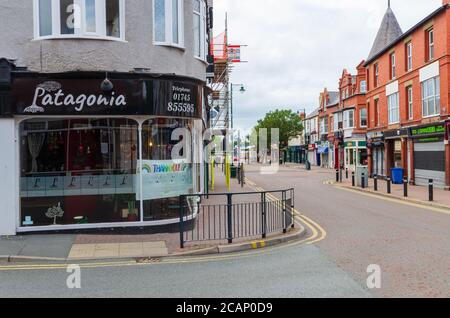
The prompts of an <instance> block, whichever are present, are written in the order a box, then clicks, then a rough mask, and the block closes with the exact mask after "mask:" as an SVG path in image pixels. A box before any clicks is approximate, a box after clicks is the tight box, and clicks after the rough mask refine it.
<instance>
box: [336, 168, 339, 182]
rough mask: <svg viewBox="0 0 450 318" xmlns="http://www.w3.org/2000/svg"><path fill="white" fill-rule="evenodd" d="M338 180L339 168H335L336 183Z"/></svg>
mask: <svg viewBox="0 0 450 318" xmlns="http://www.w3.org/2000/svg"><path fill="white" fill-rule="evenodd" d="M338 182H339V170H338V169H336V183H338Z"/></svg>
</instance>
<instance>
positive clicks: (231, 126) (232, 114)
mask: <svg viewBox="0 0 450 318" xmlns="http://www.w3.org/2000/svg"><path fill="white" fill-rule="evenodd" d="M236 86H239V87H240V88H239V92H241V93H242V94H243V93H245V87H244V84H233V83H231V84H230V87H231V98H230V101H231V107H230V123H229V127H230V128H231V130H233V129H234V106H233V91H234V90H233V87H236ZM233 136H234V134H233ZM237 146H238V149H240V138H239V140H238V145H237ZM232 148H233V160H232V164H233V165H234V150H235V147H234V137H233V139H232ZM239 155H240V154H239Z"/></svg>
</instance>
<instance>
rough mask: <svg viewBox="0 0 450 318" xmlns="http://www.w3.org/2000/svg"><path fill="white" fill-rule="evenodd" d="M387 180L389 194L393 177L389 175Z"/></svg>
mask: <svg viewBox="0 0 450 318" xmlns="http://www.w3.org/2000/svg"><path fill="white" fill-rule="evenodd" d="M386 181H387V193H388V194H391V192H392V191H391V177H387V179H386Z"/></svg>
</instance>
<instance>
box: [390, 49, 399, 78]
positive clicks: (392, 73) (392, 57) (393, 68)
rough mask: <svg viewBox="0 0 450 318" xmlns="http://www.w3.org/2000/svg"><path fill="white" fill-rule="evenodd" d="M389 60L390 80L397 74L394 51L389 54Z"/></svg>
mask: <svg viewBox="0 0 450 318" xmlns="http://www.w3.org/2000/svg"><path fill="white" fill-rule="evenodd" d="M389 61H390V66H391V74H390V75H391V80H393V79H395V78H396V76H397V74H396V73H397V68H396V58H395V52H392V53H391V54H389Z"/></svg>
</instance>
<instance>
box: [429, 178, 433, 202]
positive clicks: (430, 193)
mask: <svg viewBox="0 0 450 318" xmlns="http://www.w3.org/2000/svg"><path fill="white" fill-rule="evenodd" d="M428 201H430V202H433V201H434V195H433V179H430V180H428Z"/></svg>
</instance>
